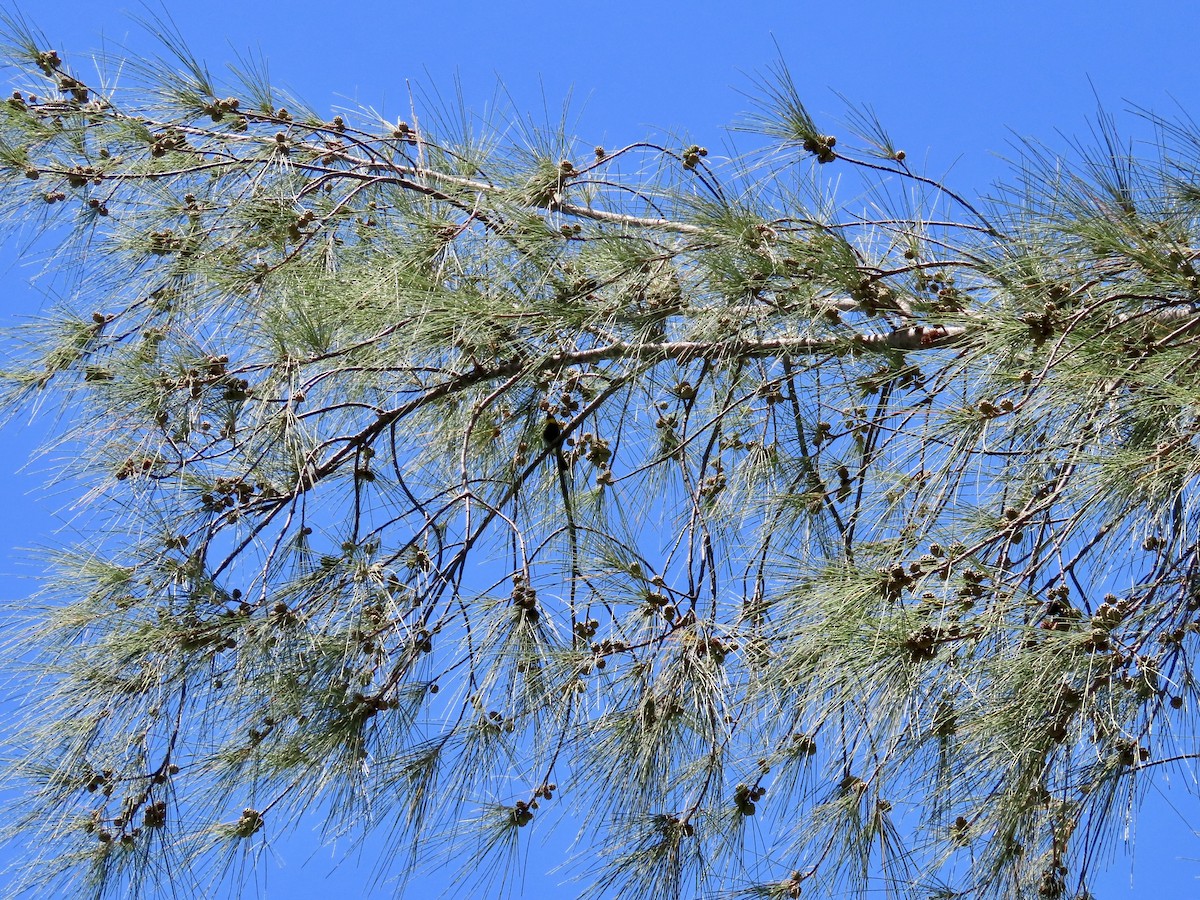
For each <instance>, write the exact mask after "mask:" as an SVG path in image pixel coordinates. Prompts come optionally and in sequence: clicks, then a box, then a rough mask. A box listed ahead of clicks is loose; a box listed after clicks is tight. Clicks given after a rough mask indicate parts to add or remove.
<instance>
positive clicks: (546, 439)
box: [542, 416, 567, 472]
mask: <svg viewBox="0 0 1200 900" xmlns="http://www.w3.org/2000/svg"><path fill="white" fill-rule="evenodd" d="M542 442H543V443H544V444H545V445H546V447H547V448H548V449H551V450H553V451H554V458H555V459H556V460H557V461H558V470H559V471H560V472H565V471H567V460H566V457H564V456H563V452H562V427H561V426H560V425H559V424H558V420H557V419H555V418H554V416H546V424H545V425H543V426H542Z"/></svg>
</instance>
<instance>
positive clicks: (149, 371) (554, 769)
mask: <svg viewBox="0 0 1200 900" xmlns="http://www.w3.org/2000/svg"><path fill="white" fill-rule="evenodd" d="M7 25H8V28H7V31H8V41H9V45H8V47H7V58H8V61H9V62H10V63H12V64H14V65H16V66H17V67H18V69H19V72H20V74H19V75H18V76H17V77H18V80H17V82H16V89H15V90H14V92H13V93H12V95H11V97H10V98H9V99H8V100H7V101H2V102H0V211H2V212H3V215H4V217H5V221H6V222H7V223H9V227H10V228H11V229H16V230H25V231H26V232H27V233H31V234H33V235H34V236H33V239H32V246H33V247H34V248H49V249H47V250H45V252H46V258H45V263H46V269H47V274H46V276H45V283H46V284H47V285H49V286H50V288H49V289H48V290H49V291H50V292H51V293H52V294H53V295H54V296H55V297H56V300H55V303H54V304H53V306H52V308H49V309H47V310H45V311H43V313H42V314H41V315H40V316H39V317H38V318H36V319H34V320H32V322H31V323H30V324H28V325H27V326H26V327H24V328H22V329H19V330H17V331H16V332H14V333H13V334H11V335H10V337H9V342H8V345H9V347H10V353H9V357H8V359H7V362H6V363H5V366H4V373H3V374H4V389H5V391H6V393H5V396H4V399H5V402H6V403H7V405H8V408H9V409H10V410H14V411H15V410H25V409H28V408H37V409H41V410H43V411H47V410H54V411H56V412H57V413H58V414H59V415H60V416H61V422H62V425H63V428H62V433H61V435H60V438H59V443H58V445H57V449H58V451H59V455H60V456H61V457H63V458H65V459H67V460H69V462H68V463H67V464H66V465H65V466H64V470H63V476H62V478H63V483H62V484H61V485H60V486H59V489H60V490H63V489H66V490H74V491H76V492H77V493H78V495H79V496H80V498H81V500H86V503H82V504H81V506H80V510H81V511H80V513H79V515H80V517H81V518H80V520H79V522H80V526H79V527H78V528H77V531H78V532H79V533H80V534H84V535H85V538H84V539H83V540H82V541H81V542H80V543H79V544H78V545H74V546H62V547H61V549H60V550H59V552H57V553H56V554H55V556H54V558H53V560H52V571H51V573H50V574H49V575H48V577H47V579H46V582H45V586H44V589H43V590H42V591H41V592H40V593H39V594H38V595H37V596H36V597H34V598H31V600H30V601H29V604H28V615H27V616H26V617H24V618H22V620H21V622H20V623H19V627H18V629H16V630H14V632H13V634H12V638H11V641H10V646H11V648H12V653H11V661H10V664H9V665H10V668H11V669H12V670H13V671H14V672H15V673H16V674H14V675H13V678H14V679H15V680H16V683H17V684H18V685H20V686H21V691H22V694H23V695H24V696H26V697H27V701H26V703H25V709H24V717H23V721H22V724H21V725H20V726H19V727H17V728H14V729H12V730H11V735H10V740H9V741H8V745H7V750H6V760H7V774H8V781H7V786H8V787H9V788H10V789H11V790H12V791H15V792H16V794H17V796H18V797H19V801H18V803H17V806H16V808H15V809H14V810H13V811H12V812H11V813H10V815H9V817H8V819H7V820H6V821H7V822H8V823H9V829H10V832H9V833H10V836H12V837H14V839H15V840H17V841H19V842H20V843H23V844H25V845H26V846H27V847H28V848H29V850H28V859H27V862H26V863H25V864H24V867H23V869H22V870H21V871H20V872H18V873H16V874H15V875H14V876H13V880H12V885H13V890H20V889H28V890H31V891H43V890H45V886H46V885H48V884H49V885H52V886H55V887H57V888H60V889H63V890H70V891H72V892H80V893H73V895H80V896H82V895H84V894H83V893H82V892H85V891H86V892H90V893H91V894H92V895H94V896H122V897H123V896H152V895H156V894H157V893H160V892H164V893H165V892H166V891H167V890H168V888H169V889H170V890H173V891H175V892H180V893H182V892H185V891H186V889H187V888H188V887H194V888H195V889H197V890H199V891H202V892H208V893H204V894H203V895H205V896H209V895H211V892H213V891H216V890H218V889H229V890H233V891H236V890H237V884H238V882H237V879H238V878H239V877H242V876H245V875H246V873H247V872H248V871H252V869H253V865H252V863H253V862H254V861H255V860H256V859H257V858H258V857H257V848H259V847H260V846H261V843H262V842H263V841H264V840H267V839H268V838H269V836H270V835H272V834H273V833H281V832H282V831H285V830H286V829H287V827H288V826H289V824H292V823H295V822H296V821H298V820H299V819H300V818H302V817H303V816H304V815H306V814H309V813H311V812H312V811H314V810H316V811H318V812H319V814H320V815H322V816H327V817H328V826H327V828H328V834H329V835H330V836H331V837H343V836H347V835H349V836H351V837H357V836H361V835H364V834H372V833H376V832H379V833H382V834H385V835H387V836H388V837H387V845H388V852H387V862H386V863H384V864H383V865H382V867H381V869H380V873H381V874H380V878H381V883H382V884H385V885H387V884H397V883H398V884H401V885H402V884H403V880H402V877H403V875H404V874H405V873H406V872H408V871H409V870H410V868H411V867H412V866H414V865H416V864H417V863H419V862H422V861H427V860H429V859H441V858H442V856H448V857H450V858H451V860H452V861H453V862H454V863H455V864H458V865H461V866H462V867H463V869H464V873H465V874H464V877H467V878H468V879H469V878H470V877H483V878H491V877H493V876H494V875H495V874H496V873H502V874H503V873H507V874H512V869H513V866H514V865H515V862H514V860H515V859H516V857H514V855H513V854H514V853H515V852H517V851H519V850H520V848H521V846H522V845H523V844H524V842H526V841H527V840H528V839H529V837H530V835H532V834H536V833H537V832H538V831H539V829H541V828H546V827H570V828H572V829H574V828H578V829H580V837H579V841H578V847H579V849H580V852H579V853H578V856H577V857H576V858H573V859H570V860H567V861H566V862H565V865H566V868H567V870H568V873H569V874H573V875H578V876H580V878H581V879H582V882H581V884H583V885H584V886H585V887H584V892H585V893H586V894H588V895H589V896H595V897H601V896H629V897H634V896H636V897H648V898H659V897H661V898H670V897H693V896H717V895H722V896H724V895H728V894H737V893H739V892H740V893H743V894H745V895H747V896H757V897H799V896H806V897H807V896H825V895H827V896H838V897H846V896H867V895H875V893H876V892H877V891H878V890H879V889H881V888H886V889H887V890H888V891H890V892H891V895H894V896H905V897H907V896H911V897H928V896H939V897H952V896H970V897H981V898H984V897H995V898H1000V897H1014V898H1015V897H1031V896H1041V897H1048V898H1057V897H1068V896H1081V895H1083V893H1084V892H1085V891H1086V889H1087V885H1088V884H1089V880H1090V878H1091V877H1092V876H1093V875H1094V874H1095V872H1096V871H1097V870H1098V868H1100V867H1102V866H1103V865H1104V863H1105V862H1107V860H1108V856H1107V847H1108V846H1109V844H1110V842H1111V841H1112V840H1113V839H1114V838H1115V836H1116V834H1117V831H1118V829H1119V828H1120V827H1121V826H1122V824H1123V822H1124V817H1125V816H1126V814H1127V813H1128V812H1130V811H1131V810H1132V811H1135V810H1136V808H1137V800H1138V798H1139V789H1140V786H1141V785H1144V784H1145V783H1146V780H1147V779H1149V778H1153V777H1155V775H1156V773H1158V772H1159V771H1161V767H1163V766H1175V767H1179V768H1180V769H1182V770H1183V771H1184V772H1192V771H1193V770H1194V757H1195V753H1196V748H1195V746H1194V740H1193V739H1192V738H1191V735H1192V734H1194V731H1195V708H1196V702H1197V697H1196V691H1195V684H1194V681H1193V665H1192V661H1191V654H1192V653H1193V652H1194V649H1195V646H1196V638H1195V633H1196V631H1197V630H1198V625H1197V621H1198V619H1197V614H1198V612H1200V593H1198V592H1197V586H1196V581H1195V578H1196V573H1195V567H1196V563H1197V557H1196V554H1197V533H1196V528H1195V514H1196V510H1195V508H1194V500H1195V486H1194V480H1195V475H1196V470H1197V433H1198V430H1200V418H1198V416H1197V412H1196V409H1197V407H1196V402H1197V398H1198V397H1200V349H1198V348H1200V345H1198V344H1197V340H1196V336H1197V328H1198V325H1200V313H1198V310H1197V302H1198V294H1197V291H1198V287H1200V274H1198V272H1197V269H1196V268H1195V266H1196V265H1197V262H1196V260H1197V258H1198V257H1200V249H1197V248H1198V247H1200V233H1198V222H1197V212H1198V211H1200V191H1198V190H1197V187H1196V185H1197V184H1198V183H1200V171H1198V161H1200V132H1197V130H1196V129H1195V128H1194V127H1193V126H1192V125H1191V124H1189V123H1183V124H1175V123H1169V122H1156V123H1155V125H1156V128H1157V133H1158V135H1159V138H1160V144H1159V146H1158V147H1157V151H1156V155H1155V156H1154V157H1153V158H1151V159H1140V158H1137V157H1135V155H1134V154H1133V152H1132V150H1131V149H1130V147H1129V146H1127V145H1126V144H1125V143H1123V142H1122V141H1121V140H1120V138H1119V137H1118V136H1117V132H1116V129H1115V127H1114V126H1113V124H1112V123H1111V122H1109V121H1107V120H1104V119H1102V120H1101V122H1100V123H1099V126H1098V130H1097V133H1096V137H1097V138H1098V140H1097V141H1096V142H1095V149H1091V150H1086V151H1080V152H1076V153H1074V154H1068V155H1067V156H1066V157H1064V156H1061V155H1058V154H1055V153H1052V152H1051V151H1049V150H1047V149H1045V148H1043V147H1041V146H1039V145H1035V144H1029V145H1027V146H1026V147H1024V149H1023V153H1022V155H1021V157H1020V158H1019V159H1018V160H1017V161H1016V162H1014V164H1013V177H1012V184H1010V185H1008V186H1006V187H1002V188H1000V189H998V191H997V192H996V194H997V196H996V197H995V198H993V199H992V200H990V201H987V202H983V201H979V202H976V201H970V200H968V199H966V198H965V196H964V195H962V194H959V193H955V192H953V191H952V190H951V189H950V188H948V187H947V186H945V185H942V184H940V183H938V182H937V181H936V180H934V179H931V178H929V177H927V176H925V175H923V174H922V173H920V172H919V171H916V170H914V169H913V168H911V167H910V166H909V164H908V162H907V161H906V158H905V154H904V152H903V151H902V150H901V149H898V148H896V147H894V146H893V145H892V143H891V141H890V140H889V139H888V137H887V136H886V133H885V132H884V131H883V129H882V128H881V126H880V125H879V124H878V123H877V122H876V121H875V120H874V118H873V117H872V116H871V114H870V113H869V111H867V110H851V112H850V114H849V115H848V117H847V118H848V123H847V128H848V131H843V133H841V134H838V135H836V136H835V135H833V134H827V133H825V128H820V127H818V126H817V124H816V123H815V122H814V120H813V119H812V117H811V116H810V115H809V113H808V112H807V110H806V109H805V107H804V106H803V104H802V103H801V100H800V98H799V96H798V94H797V92H796V89H795V86H794V85H793V84H792V82H791V79H790V77H789V76H788V74H787V72H786V70H785V69H783V68H782V67H779V68H777V69H775V70H773V71H771V72H769V73H768V75H767V76H766V77H765V78H764V80H763V83H762V84H761V85H760V86H759V87H760V96H761V97H762V98H763V102H762V104H761V106H760V107H759V108H758V109H757V110H756V111H755V112H753V113H752V114H751V115H749V116H748V117H747V119H746V121H745V122H744V123H742V132H750V133H749V134H746V133H742V134H739V140H743V141H746V142H749V143H750V144H751V145H752V150H751V151H750V152H747V153H745V154H743V155H738V156H729V157H722V158H720V159H718V158H717V157H716V154H715V153H714V154H710V153H709V152H708V151H707V150H706V149H705V148H703V147H699V146H697V145H695V144H691V143H689V142H688V141H687V140H680V141H678V142H677V143H673V144H668V143H657V144H656V143H649V142H634V143H630V144H628V145H625V146H620V147H595V148H594V149H593V148H592V147H590V146H584V145H582V144H581V143H580V142H579V141H578V140H576V139H575V138H573V137H571V136H570V135H569V134H567V133H566V132H565V131H563V130H555V129H553V128H548V129H537V128H533V127H532V126H528V125H525V124H521V122H522V121H523V120H518V124H517V125H516V126H515V127H514V126H513V125H512V123H507V122H506V123H501V124H502V126H503V127H495V128H493V127H492V125H491V124H489V123H488V122H479V121H477V120H474V119H472V118H471V117H470V116H468V115H460V116H457V117H456V116H455V115H452V114H450V113H448V112H447V110H446V109H445V108H444V106H443V105H440V104H439V103H437V102H424V103H418V104H414V111H413V113H412V115H411V116H410V117H409V120H408V121H405V122H393V121H384V120H382V119H381V118H379V117H378V116H374V115H373V114H372V113H371V112H370V111H367V110H354V111H349V110H347V111H343V112H341V113H340V114H337V115H326V114H321V113H318V112H317V111H315V110H313V109H310V108H308V107H306V106H304V105H303V104H301V103H300V102H298V101H297V100H296V99H295V98H291V97H286V96H283V95H282V94H281V92H279V91H278V90H276V89H274V88H273V87H272V86H271V85H270V84H269V83H268V82H267V81H266V79H265V77H264V76H263V75H262V74H261V73H260V72H258V71H257V70H255V69H254V67H252V66H241V67H240V68H234V69H233V70H232V73H233V74H232V80H231V81H229V82H218V81H217V80H215V79H214V78H213V77H212V76H211V75H210V73H209V71H208V70H207V69H206V68H205V66H204V65H203V64H201V63H200V62H198V61H196V60H194V59H193V58H191V57H190V56H189V55H188V54H187V52H186V50H185V49H184V47H183V44H182V42H181V41H180V40H179V39H178V38H177V37H176V36H174V35H173V34H172V33H170V32H169V31H168V32H166V34H165V44H166V46H167V48H168V49H169V50H170V51H171V55H169V56H168V58H167V59H166V60H165V61H154V60H124V61H123V65H122V66H121V67H119V68H118V67H117V66H113V68H112V69H111V70H105V71H102V72H101V74H100V75H97V76H95V77H94V78H90V79H89V78H88V77H85V75H84V74H83V72H82V70H80V69H76V68H74V67H73V66H72V65H71V62H70V60H69V59H67V58H66V56H65V54H63V55H60V54H59V53H57V52H56V51H54V50H53V49H52V45H51V44H50V43H49V41H48V40H46V39H45V38H44V37H43V36H42V35H41V34H39V33H38V32H37V31H36V30H34V29H32V28H30V27H29V26H28V25H27V24H26V23H24V22H23V21H21V20H19V19H15V18H14V19H9V20H8V22H7ZM118 76H119V77H118ZM826 128H828V129H829V130H830V131H834V130H838V129H834V128H832V127H830V126H826ZM502 134H503V136H502ZM834 177H836V178H840V179H843V180H845V181H848V182H851V183H854V184H856V185H861V186H862V190H858V189H855V190H854V191H852V192H850V193H852V195H853V196H854V197H855V198H856V200H855V201H854V204H856V205H854V204H850V205H843V204H841V203H840V202H839V201H838V200H837V195H835V194H834V193H833V191H832V187H831V185H832V184H833V181H834ZM843 187H844V186H843ZM864 196H865V197H868V198H869V202H864V201H863V200H862V199H861V198H862V197H864ZM563 823H567V824H563ZM391 876H397V877H399V878H400V879H401V880H400V881H399V882H395V881H392V880H390V878H391Z"/></svg>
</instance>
